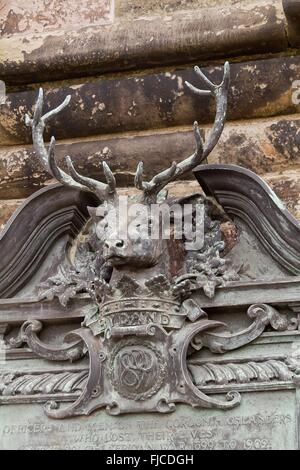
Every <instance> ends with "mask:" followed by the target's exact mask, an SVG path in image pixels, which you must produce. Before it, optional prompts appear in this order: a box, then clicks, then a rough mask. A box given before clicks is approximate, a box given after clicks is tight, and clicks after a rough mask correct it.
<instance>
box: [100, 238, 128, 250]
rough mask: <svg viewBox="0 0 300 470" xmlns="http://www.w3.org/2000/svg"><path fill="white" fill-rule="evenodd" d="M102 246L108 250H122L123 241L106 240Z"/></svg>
mask: <svg viewBox="0 0 300 470" xmlns="http://www.w3.org/2000/svg"><path fill="white" fill-rule="evenodd" d="M104 245H105V247H106V248H107V249H108V250H109V249H112V248H122V247H123V246H124V240H106V241H105V243H104Z"/></svg>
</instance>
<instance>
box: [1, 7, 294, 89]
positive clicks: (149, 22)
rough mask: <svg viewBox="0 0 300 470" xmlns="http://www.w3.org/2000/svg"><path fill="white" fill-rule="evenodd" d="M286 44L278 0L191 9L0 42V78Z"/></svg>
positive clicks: (92, 70) (31, 78)
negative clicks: (108, 24)
mask: <svg viewBox="0 0 300 470" xmlns="http://www.w3.org/2000/svg"><path fill="white" fill-rule="evenodd" d="M288 47H289V44H288V41H287V37H286V31H285V16H284V12H283V8H282V3H281V0H259V1H256V2H253V4H251V5H249V4H246V5H240V4H239V7H238V8H237V6H229V7H228V6H226V7H224V8H220V7H217V8H208V9H198V10H197V9H195V10H190V11H185V12H175V13H173V14H170V15H163V16H161V15H160V16H157V17H148V18H147V17H146V18H140V19H136V20H131V21H119V22H118V21H116V22H115V23H114V24H113V25H110V26H101V27H97V26H95V27H93V28H86V29H82V30H77V31H64V30H61V31H59V32H55V31H54V32H52V33H51V34H47V33H46V34H35V35H26V36H20V37H19V36H12V37H11V38H2V39H1V40H0V50H1V64H0V78H1V79H2V80H4V81H6V82H7V84H16V83H26V82H27V83H30V82H37V81H48V80H49V77H51V80H57V79H60V78H63V79H66V78H67V77H68V78H70V77H79V76H82V75H86V74H90V75H94V74H97V73H104V72H111V71H119V70H129V69H141V68H144V67H152V66H153V65H155V64H156V65H161V64H164V65H167V64H176V63H186V62H187V61H194V60H208V59H215V58H223V57H236V56H241V55H251V54H256V53H270V52H278V51H284V50H286V49H287V48H288Z"/></svg>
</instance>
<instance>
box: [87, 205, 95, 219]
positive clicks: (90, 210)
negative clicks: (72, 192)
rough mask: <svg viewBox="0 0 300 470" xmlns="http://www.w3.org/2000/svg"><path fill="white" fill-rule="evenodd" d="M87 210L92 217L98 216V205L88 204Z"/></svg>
mask: <svg viewBox="0 0 300 470" xmlns="http://www.w3.org/2000/svg"><path fill="white" fill-rule="evenodd" d="M87 210H88V213H89V214H90V216H91V217H95V216H96V211H97V207H91V206H87Z"/></svg>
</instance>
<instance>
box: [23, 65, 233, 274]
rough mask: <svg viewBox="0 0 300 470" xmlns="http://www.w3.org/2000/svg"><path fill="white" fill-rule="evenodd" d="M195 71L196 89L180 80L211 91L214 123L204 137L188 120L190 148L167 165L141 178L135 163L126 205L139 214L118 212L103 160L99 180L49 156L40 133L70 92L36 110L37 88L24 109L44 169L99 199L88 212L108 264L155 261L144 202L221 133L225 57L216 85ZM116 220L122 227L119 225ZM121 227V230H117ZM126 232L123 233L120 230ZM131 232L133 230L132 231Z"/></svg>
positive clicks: (156, 245)
mask: <svg viewBox="0 0 300 470" xmlns="http://www.w3.org/2000/svg"><path fill="white" fill-rule="evenodd" d="M194 70H195V72H196V74H197V75H198V76H199V77H200V78H201V79H202V80H203V81H204V82H205V84H206V85H207V88H208V89H207V90H201V89H198V88H196V87H195V86H193V85H191V84H190V83H188V82H186V85H187V86H188V87H189V89H190V90H191V91H192V92H193V93H195V94H197V95H212V96H213V97H214V98H215V100H216V116H215V121H214V125H213V127H212V129H211V131H210V133H209V135H208V137H207V139H206V140H204V139H203V138H202V137H201V134H200V131H199V127H198V123H197V122H195V123H194V137H195V143H196V146H195V151H194V152H193V153H192V155H190V156H189V157H187V158H186V159H184V160H183V161H181V162H179V163H176V162H173V163H172V165H171V166H170V168H168V169H166V170H164V171H162V172H161V173H159V174H157V175H155V176H154V177H153V178H152V180H151V181H148V182H147V181H144V179H143V162H140V163H139V164H138V167H137V171H136V175H135V178H134V183H135V187H136V188H137V189H138V190H139V194H138V196H134V197H131V198H129V201H128V203H129V205H133V204H137V203H139V204H140V205H141V206H142V207H143V208H144V210H141V214H140V216H139V217H136V215H137V214H132V215H131V216H130V217H126V218H125V219H124V217H121V215H123V214H122V213H121V212H122V209H120V204H119V198H118V196H117V190H116V180H115V177H114V175H113V173H112V171H111V169H110V168H109V166H108V165H107V163H106V162H103V163H102V165H103V172H104V177H105V183H103V182H100V181H97V180H95V179H92V178H88V177H86V176H83V175H81V174H79V173H78V172H77V171H76V169H75V168H74V165H73V163H72V160H71V158H70V157H69V156H66V157H65V161H66V167H67V172H66V171H63V170H62V169H61V168H60V167H59V166H58V165H57V163H56V160H55V138H54V137H52V138H51V141H50V145H49V147H48V149H47V148H46V146H45V142H44V138H43V133H44V129H45V126H46V124H47V122H48V121H49V120H50V119H51V118H52V117H53V116H55V115H57V114H58V113H59V112H60V111H62V110H63V109H64V108H65V107H66V106H67V105H68V104H69V102H70V98H71V97H70V96H67V97H66V99H65V100H64V102H63V103H62V104H61V105H60V106H58V107H57V108H55V109H53V110H51V111H49V112H48V113H46V114H44V115H43V114H42V109H43V101H44V98H43V90H42V89H40V90H39V95H38V100H37V103H36V107H35V111H34V115H33V118H30V117H29V116H28V115H26V124H27V125H28V126H31V127H32V139H33V145H34V148H35V151H36V154H37V156H38V157H39V159H40V162H41V163H42V165H43V167H44V168H45V170H46V171H47V172H48V173H50V174H51V175H52V176H53V177H54V178H55V179H56V180H57V181H59V182H60V183H61V184H63V185H66V186H71V187H73V188H76V189H79V190H82V191H88V192H92V193H93V194H95V195H96V196H97V197H98V199H99V207H98V208H97V209H96V210H95V211H93V212H92V222H93V227H94V233H95V234H96V236H97V237H98V240H99V243H100V245H101V250H102V253H103V257H104V259H105V260H106V261H108V262H109V263H110V264H111V265H112V266H114V267H119V268H120V267H121V266H124V265H127V266H128V265H129V266H131V265H133V266H135V267H149V266H154V265H155V264H157V263H158V261H159V259H160V258H161V256H162V254H163V252H164V246H165V244H164V242H163V240H162V238H161V237H158V239H155V240H153V239H151V238H149V237H145V236H143V235H144V234H145V233H146V232H147V233H148V230H149V226H150V224H151V223H153V220H152V218H151V214H150V207H151V205H153V204H159V203H160V202H159V201H160V195H161V194H162V190H163V189H164V188H165V186H166V185H167V184H168V183H170V182H172V181H174V180H176V179H178V178H180V177H181V176H182V175H184V174H185V173H186V172H188V171H191V170H193V169H194V168H195V167H196V166H198V165H199V164H201V163H202V162H203V161H206V160H207V157H208V156H209V154H210V153H211V152H212V150H213V149H214V147H215V146H216V144H217V143H218V140H219V138H220V136H221V134H222V131H223V128H224V125H225V121H226V112H227V97H228V90H229V82H230V68H229V63H228V62H226V63H225V66H224V76H223V80H222V82H221V84H220V85H216V84H214V83H212V82H211V81H210V80H209V79H208V78H207V77H206V76H205V75H204V74H203V73H202V72H201V70H200V69H199V67H195V68H194ZM114 217H117V219H118V220H119V221H121V227H120V225H118V228H119V230H118V231H116V229H115V226H114V227H113V228H112V226H111V224H110V221H111V220H112V219H113V218H114ZM122 223H123V224H124V223H125V225H126V227H122ZM129 225H130V226H131V228H133V230H131V235H130V233H129V232H128V230H127V228H128V226H129ZM120 228H121V230H120ZM124 233H126V236H124ZM132 233H134V234H135V235H134V236H132Z"/></svg>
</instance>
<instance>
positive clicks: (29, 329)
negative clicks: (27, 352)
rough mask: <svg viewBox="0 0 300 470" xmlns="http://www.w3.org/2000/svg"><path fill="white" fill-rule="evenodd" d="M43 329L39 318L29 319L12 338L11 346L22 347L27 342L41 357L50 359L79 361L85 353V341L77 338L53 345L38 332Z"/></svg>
mask: <svg viewBox="0 0 300 470" xmlns="http://www.w3.org/2000/svg"><path fill="white" fill-rule="evenodd" d="M42 329H43V324H42V323H41V322H40V321H38V320H28V321H26V322H25V323H23V325H22V326H21V328H20V331H19V334H18V336H17V337H16V338H11V339H10V341H9V344H10V346H11V347H14V348H17V347H21V346H22V344H24V343H26V344H28V346H29V347H30V349H31V350H32V351H33V352H34V353H36V354H37V355H38V356H39V357H42V358H44V359H48V360H50V361H71V362H73V361H77V360H78V359H80V358H81V357H83V356H84V354H85V348H84V343H83V342H82V341H81V340H77V341H75V342H72V343H70V344H66V345H65V346H59V347H56V346H53V345H50V344H46V343H44V342H43V341H41V340H40V339H39V337H38V335H37V334H38V333H39V332H40V331H41V330H42Z"/></svg>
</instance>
